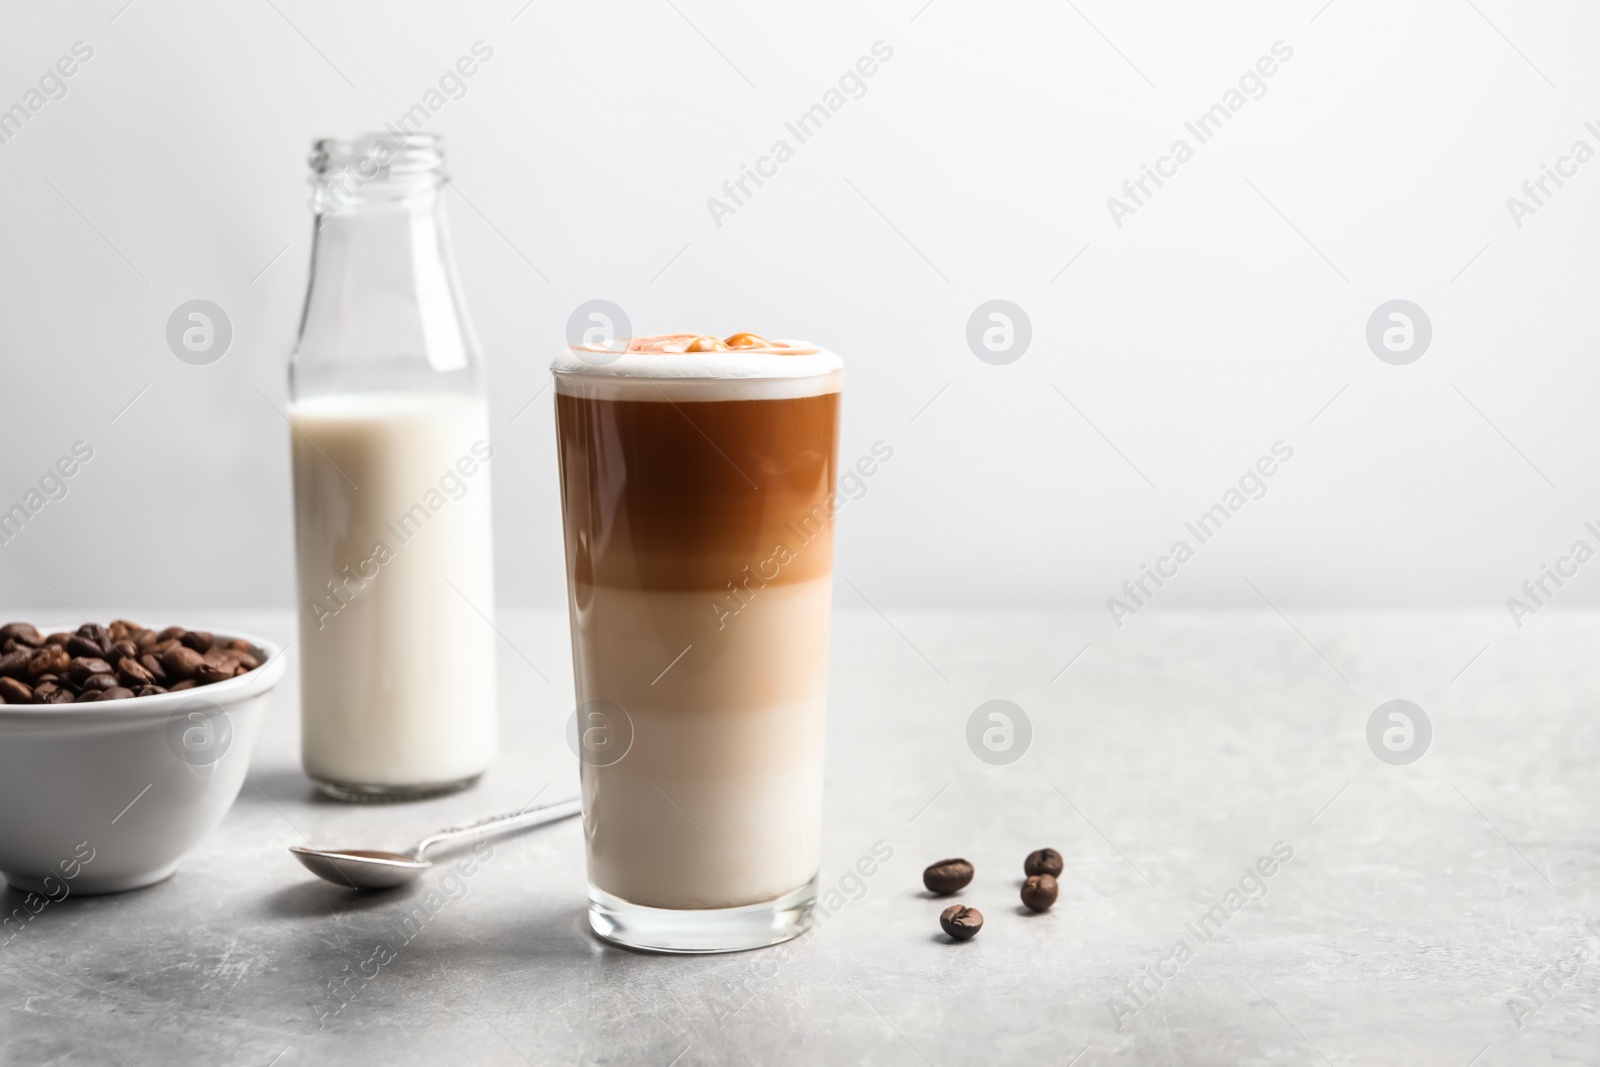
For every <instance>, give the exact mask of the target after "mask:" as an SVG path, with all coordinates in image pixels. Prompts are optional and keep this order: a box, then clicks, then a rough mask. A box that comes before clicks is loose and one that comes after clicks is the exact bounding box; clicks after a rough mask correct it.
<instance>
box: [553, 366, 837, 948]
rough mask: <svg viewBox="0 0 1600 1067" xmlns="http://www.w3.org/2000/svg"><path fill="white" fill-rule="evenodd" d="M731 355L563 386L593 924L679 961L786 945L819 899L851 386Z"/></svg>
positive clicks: (818, 373)
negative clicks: (845, 391) (837, 523)
mask: <svg viewBox="0 0 1600 1067" xmlns="http://www.w3.org/2000/svg"><path fill="white" fill-rule="evenodd" d="M730 341H733V342H734V343H735V344H736V345H743V346H748V347H737V348H733V349H731V350H729V349H727V348H726V346H724V347H723V348H722V349H721V350H716V349H715V348H714V346H722V345H724V343H723V342H721V341H717V340H716V339H714V338H696V337H695V336H694V335H669V336H664V337H652V338H640V339H635V340H633V341H632V342H621V343H619V345H618V346H616V347H617V348H619V349H624V350H622V351H616V350H607V349H604V348H600V347H598V346H577V347H574V348H571V349H568V350H567V351H566V352H564V353H563V354H562V355H561V356H559V357H558V358H557V359H556V360H555V363H554V366H553V367H552V370H553V372H554V375H555V382H556V424H557V437H558V443H559V451H560V465H561V494H562V512H563V516H564V520H565V530H566V557H567V587H568V593H569V606H570V610H571V618H572V644H573V648H572V661H573V670H574V674H575V676H576V688H577V699H578V708H577V711H576V714H575V717H574V722H573V725H572V727H571V731H570V738H571V739H572V740H573V741H574V742H575V743H576V745H577V749H578V752H579V757H580V759H581V761H582V767H581V774H582V780H583V799H584V828H585V834H586V838H587V844H588V859H589V898H590V909H589V917H590V923H591V924H592V925H593V927H594V929H595V930H596V932H598V933H599V934H600V935H601V936H603V937H605V938H608V939H610V940H613V941H617V942H620V943H623V944H626V945H630V946H634V947H638V948H648V949H655V950H658V951H669V952H724V951H732V950H735V949H746V948H756V947H759V946H762V945H769V944H775V943H777V942H780V941H784V940H787V939H789V938H791V937H795V936H797V935H798V934H800V933H802V932H803V931H804V930H805V929H806V928H807V926H808V925H809V923H810V918H811V910H812V906H813V903H814V901H815V897H816V876H817V867H818V862H819V856H820V837H821V821H822V763H823V739H824V732H825V726H826V719H827V653H828V615H829V606H830V601H831V591H832V590H831V586H832V572H833V515H834V510H835V506H836V502H837V498H836V496H835V494H834V479H835V467H836V465H837V453H838V430H839V396H840V392H839V391H840V386H841V378H842V373H841V364H840V361H839V359H838V358H837V357H836V356H834V355H832V354H830V353H827V352H824V351H821V350H819V349H817V348H814V347H811V346H807V345H802V344H799V343H795V342H778V343H769V342H766V341H763V340H761V339H760V338H752V337H750V336H749V335H737V336H736V337H735V338H730ZM688 348H701V349H704V348H713V350H711V351H685V349H688Z"/></svg>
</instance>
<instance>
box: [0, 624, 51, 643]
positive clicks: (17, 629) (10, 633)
mask: <svg viewBox="0 0 1600 1067" xmlns="http://www.w3.org/2000/svg"><path fill="white" fill-rule="evenodd" d="M13 640H14V641H17V642H19V643H21V644H24V645H28V646H29V647H31V648H38V647H39V646H40V645H42V644H44V636H43V635H42V634H40V633H39V631H38V630H36V629H34V627H33V624H32V623H28V622H8V623H6V624H5V625H4V626H0V641H13Z"/></svg>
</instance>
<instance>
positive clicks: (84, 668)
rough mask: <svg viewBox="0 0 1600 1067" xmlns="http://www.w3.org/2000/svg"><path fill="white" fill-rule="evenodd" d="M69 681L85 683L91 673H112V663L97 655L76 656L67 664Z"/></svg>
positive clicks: (79, 683)
mask: <svg viewBox="0 0 1600 1067" xmlns="http://www.w3.org/2000/svg"><path fill="white" fill-rule="evenodd" d="M66 668H67V670H66V674H67V681H69V682H76V683H77V684H78V685H82V684H83V680H84V679H85V678H87V677H89V676H90V675H91V674H110V673H111V664H109V663H107V662H106V661H105V660H103V659H100V658H99V657H97V656H75V657H73V658H72V660H71V661H70V662H69V663H67V664H66Z"/></svg>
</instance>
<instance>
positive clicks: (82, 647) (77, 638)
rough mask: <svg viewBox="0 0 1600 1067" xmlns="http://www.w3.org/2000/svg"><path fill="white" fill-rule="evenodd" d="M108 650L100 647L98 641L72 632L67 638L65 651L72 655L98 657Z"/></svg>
mask: <svg viewBox="0 0 1600 1067" xmlns="http://www.w3.org/2000/svg"><path fill="white" fill-rule="evenodd" d="M109 651H110V649H109V648H101V647H100V643H99V642H98V641H95V640H94V639H93V638H89V637H84V636H83V635H82V634H73V635H72V636H71V637H70V638H68V640H67V652H68V653H70V654H71V655H74V656H84V657H88V658H98V657H100V656H104V655H106V654H107V653H108V652H109Z"/></svg>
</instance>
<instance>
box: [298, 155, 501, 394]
mask: <svg viewBox="0 0 1600 1067" xmlns="http://www.w3.org/2000/svg"><path fill="white" fill-rule="evenodd" d="M434 154H435V157H436V156H437V153H434ZM401 161H402V160H401V157H394V159H392V160H391V161H390V162H389V163H388V164H386V165H383V166H377V167H373V168H372V169H370V170H367V171H363V169H362V166H361V163H360V162H359V161H357V162H356V163H354V164H351V163H349V162H348V161H345V165H343V166H339V167H330V168H328V169H326V170H324V171H321V172H319V174H318V177H317V179H316V182H315V189H314V192H313V194H312V206H313V211H314V212H315V215H316V222H315V230H314V236H313V245H312V254H311V280H310V285H309V288H308V290H307V293H306V303H305V309H304V313H303V315H302V318H301V324H300V334H299V339H298V342H297V344H296V348H295V355H294V359H293V361H292V363H291V371H290V381H291V393H292V395H293V397H294V398H295V399H297V400H298V399H304V398H306V397H308V396H313V395H321V394H325V393H330V392H363V393H364V392H417V391H420V392H478V391H479V385H480V382H479V373H478V360H477V342H476V337H475V336H474V334H473V330H472V326H471V323H470V320H469V318H468V315H467V311H466V306H465V304H464V302H463V301H462V299H461V297H460V286H459V284H458V283H457V281H456V275H455V267H454V262H453V258H452V255H451V250H450V240H449V231H448V227H447V224H446V220H445V213H444V204H443V190H444V178H443V174H442V173H441V168H440V167H439V166H438V165H437V163H438V161H437V158H435V160H434V163H433V165H431V166H428V167H420V166H414V167H407V168H403V169H397V163H399V162H401ZM316 163H317V157H316V156H313V164H314V165H315V164H316Z"/></svg>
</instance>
